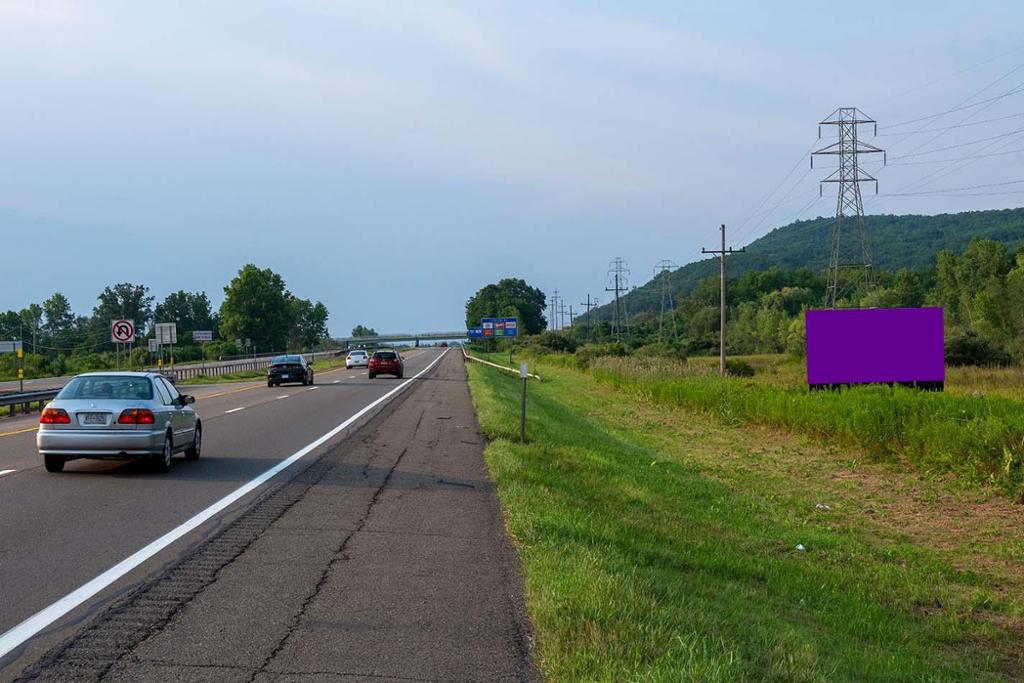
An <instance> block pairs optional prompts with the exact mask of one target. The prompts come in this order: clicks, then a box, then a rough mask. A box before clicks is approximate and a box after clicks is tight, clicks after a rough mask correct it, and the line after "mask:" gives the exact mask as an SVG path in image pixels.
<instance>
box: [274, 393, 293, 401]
mask: <svg viewBox="0 0 1024 683" xmlns="http://www.w3.org/2000/svg"><path fill="white" fill-rule="evenodd" d="M289 396H291V394H285V395H284V396H278V397H277V400H278V401H280V400H281V399H282V398H288V397H289Z"/></svg>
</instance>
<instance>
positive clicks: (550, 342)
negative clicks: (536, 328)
mask: <svg viewBox="0 0 1024 683" xmlns="http://www.w3.org/2000/svg"><path fill="white" fill-rule="evenodd" d="M534 344H535V345H536V346H538V347H540V348H541V349H543V350H545V351H553V352H555V353H573V352H575V351H576V340H575V339H573V338H572V337H570V336H569V335H568V334H561V333H558V332H552V331H551V330H547V331H546V332H541V333H540V334H539V335H537V337H535V338H534Z"/></svg>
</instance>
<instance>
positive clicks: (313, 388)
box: [306, 386, 320, 391]
mask: <svg viewBox="0 0 1024 683" xmlns="http://www.w3.org/2000/svg"><path fill="white" fill-rule="evenodd" d="M319 388H320V387H316V386H313V387H310V388H309V389H306V391H314V390H316V389H319Z"/></svg>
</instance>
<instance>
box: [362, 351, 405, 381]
mask: <svg viewBox="0 0 1024 683" xmlns="http://www.w3.org/2000/svg"><path fill="white" fill-rule="evenodd" d="M367 374H368V375H369V377H370V379H373V378H374V377H376V376H377V375H394V376H395V377H397V378H398V379H402V375H403V374H405V362H404V361H403V360H402V356H401V354H399V353H398V352H397V351H374V352H373V355H372V356H370V366H369V367H368V368H367Z"/></svg>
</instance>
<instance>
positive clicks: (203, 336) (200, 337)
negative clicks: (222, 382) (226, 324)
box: [192, 330, 213, 375]
mask: <svg viewBox="0 0 1024 683" xmlns="http://www.w3.org/2000/svg"><path fill="white" fill-rule="evenodd" d="M192 341H194V342H199V353H200V355H201V360H202V364H203V374H204V375H205V374H206V342H210V341H213V330H193V331H192Z"/></svg>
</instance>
